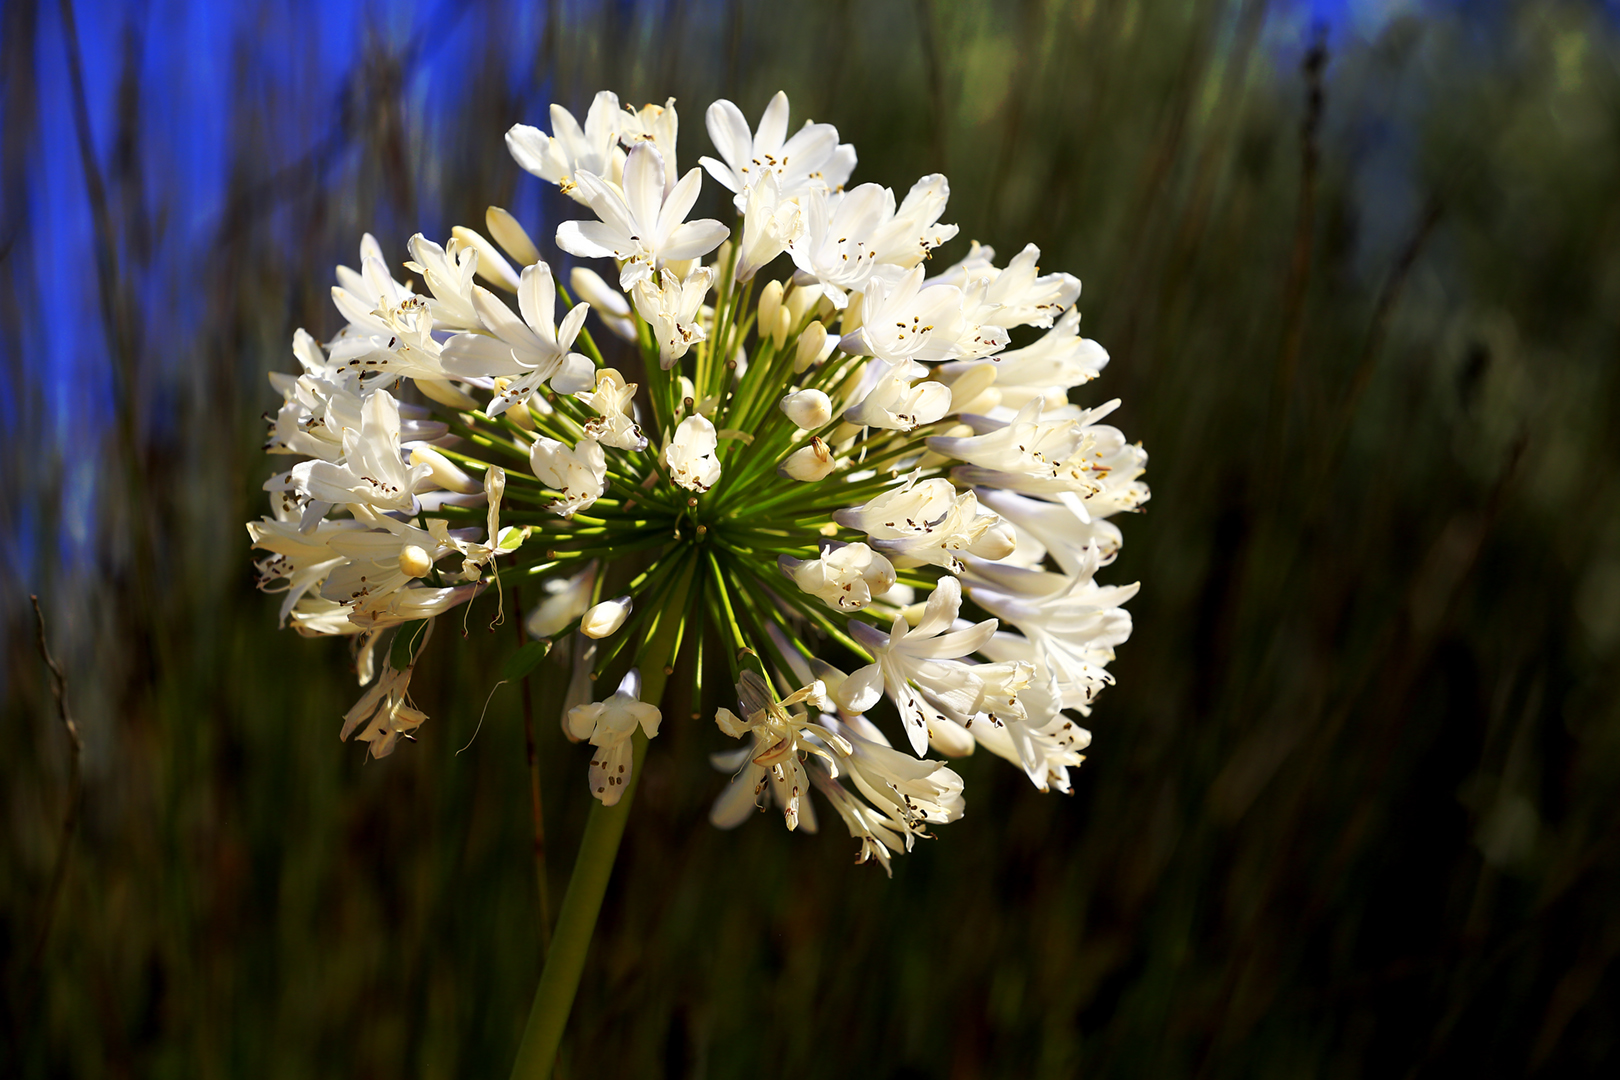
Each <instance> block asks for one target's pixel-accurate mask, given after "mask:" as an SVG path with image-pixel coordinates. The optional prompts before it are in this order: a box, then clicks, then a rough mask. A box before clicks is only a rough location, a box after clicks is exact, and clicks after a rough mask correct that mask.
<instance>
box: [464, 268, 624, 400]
mask: <svg viewBox="0 0 1620 1080" xmlns="http://www.w3.org/2000/svg"><path fill="white" fill-rule="evenodd" d="M472 302H473V306H474V307H476V308H477V309H478V315H479V318H480V320H481V321H482V325H483V326H484V327H485V328H486V330H487V331H488V332H487V333H467V334H457V335H456V336H455V337H453V338H451V339H450V340H449V341H448V342H446V343H445V346H444V366H445V371H446V372H448V373H449V374H452V375H462V376H474V375H481V376H495V377H499V378H506V379H510V380H511V381H510V383H509V384H508V385H507V386H506V389H505V390H503V391H501V392H500V393H498V394H496V395H495V398H494V400H493V401H492V402H491V403H490V406H489V408H488V410H486V411H487V412H488V413H489V415H491V416H498V415H499V414H501V413H503V412H505V411H506V410H507V409H509V408H511V407H512V406H513V405H514V404H516V403H518V402H520V401H527V400H528V398H529V395H530V394H532V393H534V392H535V390H537V389H539V387H540V385H541V384H542V383H548V382H549V383H550V385H551V388H552V389H553V390H556V391H557V392H558V393H560V394H574V393H578V392H580V391H582V390H588V389H590V388H591V386H592V385H593V383H594V382H595V374H596V371H595V365H593V364H592V363H591V361H590V360H589V359H587V358H586V357H584V356H581V355H580V354H579V353H576V352H573V351H572V349H573V345H574V339H575V338H577V337H578V336H579V330H580V327H581V326H583V325H584V324H585V316H586V314H587V313H588V312H589V310H590V305H588V304H576V305H575V306H574V307H572V308H571V309H569V312H568V314H567V315H564V316H563V320H562V323H561V325H558V324H557V323H556V322H555V315H556V308H557V283H556V282H555V281H554V280H553V279H552V276H551V267H549V266H547V265H546V264H545V263H543V262H541V263H535V264H534V265H533V266H526V267H524V268H523V276H522V278H521V280H520V281H519V284H518V310H519V311H520V312H521V313H522V318H519V317H518V316H517V315H514V314H513V313H512V309H511V308H509V307H507V306H506V305H505V304H504V303H502V302H501V300H500V298H499V297H497V296H496V295H495V294H494V293H492V292H490V291H489V290H488V289H486V288H484V287H483V286H481V285H475V286H473V298H472Z"/></svg>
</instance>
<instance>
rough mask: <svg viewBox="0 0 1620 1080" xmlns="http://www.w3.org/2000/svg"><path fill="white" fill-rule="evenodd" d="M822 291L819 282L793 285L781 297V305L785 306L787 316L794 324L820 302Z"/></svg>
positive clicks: (802, 319) (801, 320)
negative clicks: (789, 290)
mask: <svg viewBox="0 0 1620 1080" xmlns="http://www.w3.org/2000/svg"><path fill="white" fill-rule="evenodd" d="M822 291H823V290H822V288H821V285H820V284H819V283H812V284H809V285H795V286H793V290H792V291H791V292H789V293H788V294H787V296H785V297H784V298H783V299H782V305H783V306H784V307H786V308H787V310H788V317H789V318H790V319H791V321H792V323H793V325H794V326H798V325H799V324H800V323H801V322H803V321H804V317H805V316H806V315H808V314H810V309H811V308H813V307H815V306H816V305H817V304H818V303H820V301H821V294H822Z"/></svg>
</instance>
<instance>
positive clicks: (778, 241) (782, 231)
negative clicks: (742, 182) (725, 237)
mask: <svg viewBox="0 0 1620 1080" xmlns="http://www.w3.org/2000/svg"><path fill="white" fill-rule="evenodd" d="M743 198H745V199H746V202H747V205H746V207H745V208H744V211H743V230H742V241H741V243H740V244H739V245H738V248H737V280H738V281H752V280H754V275H755V274H756V273H758V272H759V271H760V270H761V269H762V268H763V267H764V266H765V264H766V263H768V262H770V261H771V260H772V259H774V258H776V257H777V256H778V255H780V254H782V252H784V251H786V250H787V249H788V247H789V245H791V244H792V243H793V242H794V241H795V240H797V239H798V238H799V237H800V236H802V235H804V211H803V209H802V208H801V207H800V206H799V203H798V200H797V199H790V198H787V197H785V196H783V194H782V189H781V185H780V183H779V182H778V181H777V179H776V173H774V172H767V173H765V175H764V176H762V177H760V178H759V179H758V180H757V181H755V182H754V183H753V184H752V185H751V186H750V187H749V188H748V189H747V191H746V192H745V194H744V196H743Z"/></svg>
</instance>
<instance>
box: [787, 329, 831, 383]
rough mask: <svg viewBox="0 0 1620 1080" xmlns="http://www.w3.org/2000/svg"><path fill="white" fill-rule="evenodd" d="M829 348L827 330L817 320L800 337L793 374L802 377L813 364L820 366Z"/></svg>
mask: <svg viewBox="0 0 1620 1080" xmlns="http://www.w3.org/2000/svg"><path fill="white" fill-rule="evenodd" d="M826 346H827V328H826V327H825V326H823V325H821V320H820V319H816V320H814V321H812V322H811V323H810V325H809V326H807V327H805V328H804V333H802V334H800V335H799V348H798V351H797V352H796V353H794V355H793V374H795V375H802V374H804V373H805V372H806V371H809V370H810V366H811V365H812V364H819V363H820V362H821V361H822V360H823V359H824V357H823V355H822V354H823V353H824V352H825V351H826Z"/></svg>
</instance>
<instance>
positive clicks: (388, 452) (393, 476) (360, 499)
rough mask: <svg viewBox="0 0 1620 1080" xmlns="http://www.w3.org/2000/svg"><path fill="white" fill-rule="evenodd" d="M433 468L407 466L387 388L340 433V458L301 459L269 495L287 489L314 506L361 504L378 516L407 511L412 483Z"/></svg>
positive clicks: (396, 414) (375, 393)
mask: <svg viewBox="0 0 1620 1080" xmlns="http://www.w3.org/2000/svg"><path fill="white" fill-rule="evenodd" d="M431 471H432V470H431V469H430V468H429V467H428V466H426V465H412V466H409V467H407V466H406V464H405V459H404V457H402V456H401V454H400V446H399V406H398V404H397V403H396V402H395V401H394V399H393V397H392V396H391V395H390V394H389V393H388V392H387V391H386V390H374V391H372V393H371V394H370V395H369V396H368V397H367V398H366V400H365V402H364V403H363V404H362V405H361V407H360V427H359V429H358V430H357V429H355V428H345V429H344V431H343V454H342V457H341V459H340V460H337V461H324V460H320V459H316V460H313V461H302V462H299V463H298V464H297V465H294V466H293V467H292V470H291V472H290V473H289V474H288V475H287V477H286V478H285V479H284V480H279V481H272V482H271V483H269V484H266V485H265V488H266V490H268V491H283V490H288V489H291V490H293V491H297V492H300V493H302V494H305V495H308V496H309V497H310V498H311V499H312V500H314V501H315V502H318V503H326V504H349V505H357V506H364V507H367V508H369V509H371V510H374V511H378V512H383V513H386V512H389V511H395V510H404V511H409V510H411V509H412V508H413V507H414V506H415V504H416V497H415V495H414V494H413V492H414V491H415V489H416V485H417V482H418V481H420V480H422V479H423V478H424V477H426V476H427V475H428V474H429V472H431Z"/></svg>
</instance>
